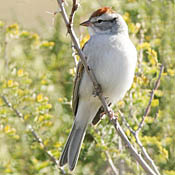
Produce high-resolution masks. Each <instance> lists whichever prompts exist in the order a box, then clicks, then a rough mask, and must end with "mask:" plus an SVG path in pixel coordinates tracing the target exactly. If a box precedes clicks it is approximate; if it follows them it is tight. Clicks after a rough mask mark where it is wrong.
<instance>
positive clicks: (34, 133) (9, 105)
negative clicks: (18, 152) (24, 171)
mask: <svg viewBox="0 0 175 175" xmlns="http://www.w3.org/2000/svg"><path fill="white" fill-rule="evenodd" d="M2 100H3V101H4V103H5V104H6V105H7V106H8V107H9V108H10V109H11V110H12V111H13V112H14V113H15V114H16V115H17V116H18V117H19V118H20V119H22V120H23V122H24V123H25V125H26V128H27V129H28V130H29V131H30V132H31V133H32V135H33V137H34V138H35V140H36V141H37V142H38V143H39V144H40V146H41V148H42V149H43V150H44V152H45V153H46V154H47V155H48V156H49V158H50V160H51V161H52V162H53V163H54V164H55V165H56V167H57V168H58V169H59V170H60V172H61V174H66V172H65V171H64V170H63V169H62V168H60V167H59V163H58V160H57V159H56V158H55V157H54V156H53V154H52V153H51V152H50V151H49V150H48V149H47V148H46V147H45V145H44V143H43V141H42V139H41V138H40V137H39V135H38V134H37V133H36V131H35V130H34V128H33V127H32V125H29V124H27V123H26V122H25V120H24V115H23V114H22V113H21V112H19V111H18V110H17V109H15V108H14V106H13V105H12V104H11V103H10V102H9V101H8V100H7V98H6V97H5V96H4V95H3V96H2Z"/></svg>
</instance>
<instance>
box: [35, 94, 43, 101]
mask: <svg viewBox="0 0 175 175" xmlns="http://www.w3.org/2000/svg"><path fill="white" fill-rule="evenodd" d="M36 99H37V102H41V101H42V100H43V95H42V94H38V95H37V97H36Z"/></svg>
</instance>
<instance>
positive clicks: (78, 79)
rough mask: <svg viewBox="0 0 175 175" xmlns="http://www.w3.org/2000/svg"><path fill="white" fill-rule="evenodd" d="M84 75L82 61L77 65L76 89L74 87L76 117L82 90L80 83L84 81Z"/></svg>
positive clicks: (73, 101) (73, 100)
mask: <svg viewBox="0 0 175 175" xmlns="http://www.w3.org/2000/svg"><path fill="white" fill-rule="evenodd" d="M83 74H84V66H83V63H82V62H81V61H79V63H78V65H77V71H76V76H75V80H74V87H73V98H72V108H73V113H74V116H76V113H77V109H78V103H79V88H80V83H81V80H82V77H83Z"/></svg>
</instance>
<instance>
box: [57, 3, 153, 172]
mask: <svg viewBox="0 0 175 175" xmlns="http://www.w3.org/2000/svg"><path fill="white" fill-rule="evenodd" d="M57 2H58V5H59V7H60V10H61V15H62V17H63V19H64V22H65V24H66V26H67V28H68V33H69V34H70V36H71V39H72V42H73V43H74V47H75V49H76V51H77V53H78V54H79V56H80V59H81V61H82V63H83V65H84V68H85V70H86V71H87V73H88V75H89V77H90V79H91V81H92V82H93V85H94V89H95V92H96V95H97V96H98V97H99V99H100V101H101V103H102V105H103V107H104V110H105V112H106V114H107V115H108V116H109V119H110V121H111V122H112V123H113V125H114V127H115V129H116V131H117V133H118V134H119V136H120V137H121V138H122V140H123V142H124V143H125V145H126V147H127V148H128V149H129V152H130V153H131V154H132V155H133V157H134V158H135V159H136V160H137V162H138V163H139V164H140V165H141V166H142V168H143V169H144V170H145V172H146V173H147V174H149V175H156V173H155V172H154V171H153V170H152V169H151V167H150V166H149V165H148V164H147V163H146V162H145V161H144V159H143V158H142V156H141V155H139V154H138V152H137V151H136V149H135V148H134V147H133V145H132V144H131V143H130V141H129V140H128V138H127V136H126V135H125V133H124V131H123V129H122V128H121V126H120V124H119V123H118V121H117V119H116V118H115V117H111V114H110V112H109V109H108V105H107V103H106V101H105V98H104V97H103V94H102V90H101V87H100V85H99V84H98V82H97V80H96V77H95V75H94V73H93V70H92V69H91V68H90V67H89V66H88V64H87V62H86V57H85V55H84V53H83V52H82V51H81V49H80V47H79V45H80V44H79V42H78V38H77V37H76V35H75V32H74V30H73V28H72V27H71V25H69V18H68V16H67V13H66V11H65V8H64V2H63V1H62V0H57ZM72 21H73V19H72Z"/></svg>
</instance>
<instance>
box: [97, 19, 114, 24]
mask: <svg viewBox="0 0 175 175" xmlns="http://www.w3.org/2000/svg"><path fill="white" fill-rule="evenodd" d="M116 19H117V18H113V19H111V20H102V19H99V20H98V21H95V22H94V23H102V22H114V21H116Z"/></svg>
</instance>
